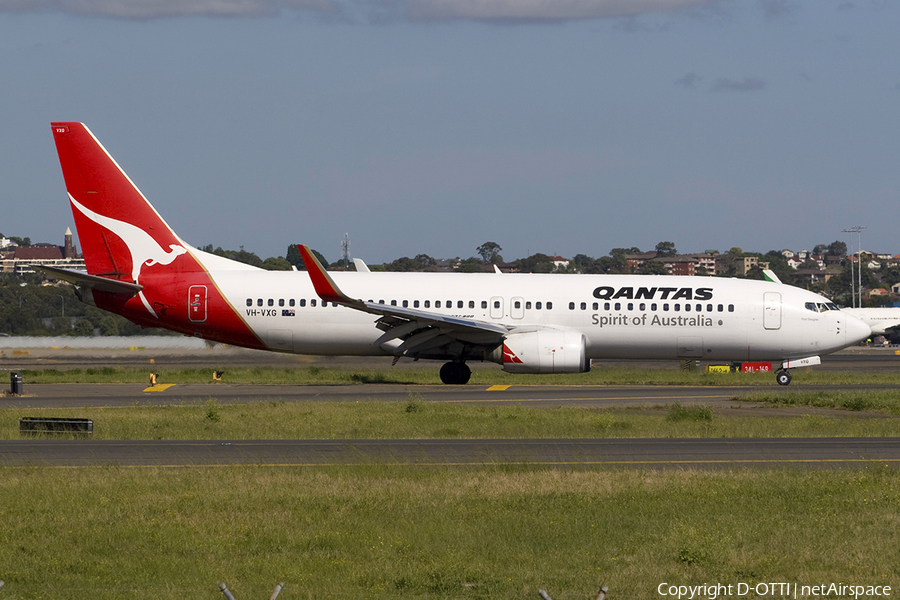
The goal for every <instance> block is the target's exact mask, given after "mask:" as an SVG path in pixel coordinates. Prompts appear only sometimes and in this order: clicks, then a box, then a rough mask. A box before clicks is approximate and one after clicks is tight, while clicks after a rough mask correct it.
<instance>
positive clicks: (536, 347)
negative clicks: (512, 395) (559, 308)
mask: <svg viewBox="0 0 900 600" xmlns="http://www.w3.org/2000/svg"><path fill="white" fill-rule="evenodd" d="M490 359H491V360H493V361H494V362H497V363H500V364H501V365H503V370H504V371H506V372H507V373H585V372H587V371H590V370H591V363H590V361H589V360H588V359H586V358H585V352H584V335H582V334H581V333H579V332H577V331H572V330H570V329H538V330H536V331H529V332H524V333H511V334H510V335H508V336H507V337H506V339H505V340H504V341H503V345H502V346H500V347H499V348H497V349H496V350H495V351H494V353H493V354H492V355H491V357H490Z"/></svg>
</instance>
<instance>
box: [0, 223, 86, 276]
mask: <svg viewBox="0 0 900 600" xmlns="http://www.w3.org/2000/svg"><path fill="white" fill-rule="evenodd" d="M32 265H45V266H48V267H60V268H66V269H76V270H84V269H85V268H86V267H85V264H84V259H83V258H79V256H78V252H77V251H76V249H75V244H73V243H72V230H71V229H66V233H65V236H64V242H63V245H62V246H56V245H53V244H34V245H32V246H16V247H15V250H14V251H12V252H4V253H3V258H2V260H0V271H2V272H3V273H15V274H17V275H22V274H24V273H34V272H35V270H34V269H33V268H32Z"/></svg>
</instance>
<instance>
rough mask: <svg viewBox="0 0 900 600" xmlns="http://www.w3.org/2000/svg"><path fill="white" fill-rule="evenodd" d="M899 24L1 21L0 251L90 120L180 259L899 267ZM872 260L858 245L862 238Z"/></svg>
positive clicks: (758, 12) (244, 0) (278, 3)
mask: <svg viewBox="0 0 900 600" xmlns="http://www.w3.org/2000/svg"><path fill="white" fill-rule="evenodd" d="M897 23H900V2H891V1H889V0H817V1H811V0H748V1H736V0H718V1H714V0H566V1H563V0H433V1H425V0H421V1H417V0H372V1H370V2H365V1H363V0H355V1H353V0H292V1H288V0H177V1H176V0H153V1H150V0H129V1H125V0H96V1H95V0H0V107H2V109H3V110H2V114H3V117H4V119H3V130H2V134H0V181H2V183H3V186H2V188H0V194H2V196H0V198H2V199H0V202H2V206H3V214H2V217H0V232H3V233H4V234H6V235H20V236H25V235H27V236H30V237H31V238H32V240H33V241H48V242H59V243H61V238H62V232H63V231H65V228H66V227H68V226H71V225H72V224H73V221H72V216H71V212H70V211H69V208H68V206H67V202H66V196H65V189H64V185H63V180H62V175H61V173H60V170H59V164H58V162H57V158H56V153H55V149H54V146H53V140H52V136H51V133H50V126H49V123H50V122H51V121H54V120H73V121H83V122H85V123H87V125H88V126H89V127H90V128H91V130H92V131H93V132H94V134H95V135H96V136H97V137H98V138H99V139H100V141H101V142H102V143H103V144H104V145H105V146H106V148H107V149H108V150H109V151H110V152H111V153H112V154H113V156H114V157H115V158H116V160H117V161H118V162H119V164H120V165H121V166H122V167H123V169H125V171H126V172H127V173H128V174H129V175H130V176H131V178H132V180H133V181H135V183H136V184H137V185H138V186H139V187H140V188H141V190H142V191H143V192H144V194H145V195H146V196H147V197H148V198H149V199H150V201H151V202H152V203H153V204H154V206H155V207H156V208H157V210H158V211H159V212H160V213H161V214H162V215H163V217H164V218H165V219H166V220H167V221H168V222H169V224H170V225H172V226H173V228H174V229H175V230H176V231H177V232H178V233H179V235H181V236H182V237H183V238H184V239H185V240H186V241H188V242H189V243H191V244H194V245H196V246H202V245H206V244H213V245H214V246H222V247H226V248H235V249H236V248H237V247H238V246H240V245H243V246H244V247H245V249H247V250H250V251H254V252H256V253H257V254H259V255H260V256H262V257H266V256H272V255H283V254H284V253H285V250H286V247H287V245H288V244H289V243H296V242H303V243H307V244H310V245H311V246H312V247H314V248H316V249H317V250H319V251H320V252H322V253H323V254H324V255H325V257H326V258H327V259H328V260H330V261H334V260H336V259H338V258H339V256H340V243H341V239H342V237H343V235H344V233H345V232H346V233H349V235H350V240H351V244H352V246H351V250H352V253H353V255H354V256H358V257H361V258H364V259H366V260H368V261H369V262H373V263H377V262H382V261H389V260H393V259H394V258H397V257H400V256H414V255H416V254H419V253H426V254H429V255H432V256H435V257H454V256H461V257H467V256H471V255H474V254H475V249H476V247H477V246H478V245H480V244H481V243H483V242H485V241H494V242H497V243H498V244H500V246H501V247H502V248H503V252H502V254H503V256H504V257H505V258H507V259H514V258H517V257H523V256H527V255H530V254H533V253H535V252H544V253H547V254H562V255H565V256H572V255H574V254H576V253H585V254H588V255H591V256H603V255H605V254H607V253H608V252H609V251H610V249H612V248H614V247H631V246H637V247H640V248H642V249H644V250H649V249H652V248H653V247H654V246H655V245H656V244H657V242H660V241H663V240H668V241H672V242H674V243H675V245H676V247H677V248H678V249H679V250H680V251H683V252H687V251H691V252H696V251H702V250H705V249H718V250H720V251H725V250H728V249H729V248H731V247H732V246H738V247H741V248H743V249H745V250H752V251H760V252H765V251H768V250H772V249H781V248H792V249H794V250H800V249H803V248H807V249H812V247H813V246H814V245H815V244H817V243H826V244H827V243H830V242H832V241H834V240H837V239H840V240H844V241H848V242H849V237H848V234H845V233H842V232H841V230H842V229H845V228H847V227H850V226H853V225H864V226H866V227H867V229H865V230H864V231H863V233H862V242H863V247H864V248H866V249H869V250H874V251H879V252H891V253H894V254H897V253H900V238H898V235H897V230H898V227H897V224H896V219H895V216H896V215H897V209H898V200H900V197H898V189H900V165H898V159H900V110H898V109H900V63H898V61H897V57H898V56H900V36H897V33H896V25H897ZM854 245H855V242H854Z"/></svg>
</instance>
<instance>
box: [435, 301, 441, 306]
mask: <svg viewBox="0 0 900 600" xmlns="http://www.w3.org/2000/svg"><path fill="white" fill-rule="evenodd" d="M434 307H435V308H440V307H441V301H440V300H435V301H434Z"/></svg>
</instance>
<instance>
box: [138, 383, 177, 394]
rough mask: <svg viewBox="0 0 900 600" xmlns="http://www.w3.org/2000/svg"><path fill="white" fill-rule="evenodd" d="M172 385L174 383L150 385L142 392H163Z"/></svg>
mask: <svg viewBox="0 0 900 600" xmlns="http://www.w3.org/2000/svg"><path fill="white" fill-rule="evenodd" d="M173 385H175V384H174V383H157V384H156V385H151V386H150V387H148V388H147V389H145V390H144V391H145V392H164V391H166V390H167V389H169V388H170V387H172V386H173Z"/></svg>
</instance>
